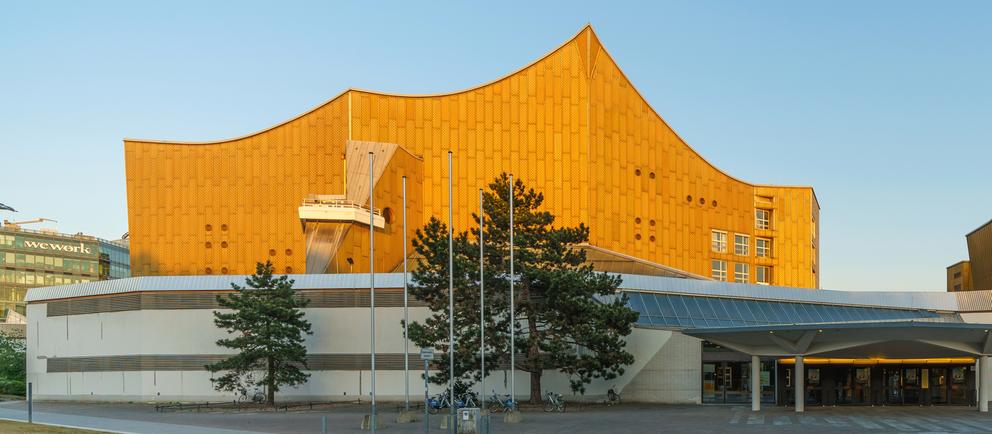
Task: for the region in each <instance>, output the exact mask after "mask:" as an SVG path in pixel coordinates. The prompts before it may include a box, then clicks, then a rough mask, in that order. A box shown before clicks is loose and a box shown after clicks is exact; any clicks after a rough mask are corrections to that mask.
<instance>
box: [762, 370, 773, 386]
mask: <svg viewBox="0 0 992 434" xmlns="http://www.w3.org/2000/svg"><path fill="white" fill-rule="evenodd" d="M771 385H772V379H771V372H768V371H761V387H767V386H771Z"/></svg>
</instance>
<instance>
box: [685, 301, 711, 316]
mask: <svg viewBox="0 0 992 434" xmlns="http://www.w3.org/2000/svg"><path fill="white" fill-rule="evenodd" d="M685 304H686V305H687V306H689V318H692V319H694V320H695V319H702V318H705V317H706V316H705V315H703V311H702V309H700V308H699V305H698V304H696V298H694V297H686V298H685Z"/></svg>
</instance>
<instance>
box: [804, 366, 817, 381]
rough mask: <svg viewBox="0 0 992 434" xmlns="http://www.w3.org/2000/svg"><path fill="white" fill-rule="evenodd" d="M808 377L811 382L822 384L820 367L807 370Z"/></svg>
mask: <svg viewBox="0 0 992 434" xmlns="http://www.w3.org/2000/svg"><path fill="white" fill-rule="evenodd" d="M806 379H807V380H808V381H809V384H820V368H813V369H810V370H809V371H807V372H806Z"/></svg>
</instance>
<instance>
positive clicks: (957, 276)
mask: <svg viewBox="0 0 992 434" xmlns="http://www.w3.org/2000/svg"><path fill="white" fill-rule="evenodd" d="M959 277H961V272H960V271H958V272H957V273H954V278H955V279H957V278H959Z"/></svg>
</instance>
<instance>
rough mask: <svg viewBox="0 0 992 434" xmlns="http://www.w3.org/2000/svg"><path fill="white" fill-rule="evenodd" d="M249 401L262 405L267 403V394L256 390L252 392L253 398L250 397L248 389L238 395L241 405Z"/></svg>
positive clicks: (242, 390)
mask: <svg viewBox="0 0 992 434" xmlns="http://www.w3.org/2000/svg"><path fill="white" fill-rule="evenodd" d="M249 400H250V401H251V402H252V403H255V404H261V403H264V402H265V392H263V391H262V389H259V388H257V387H256V388H254V389H253V390H252V392H251V396H249V395H248V389H241V394H240V395H238V402H239V403H247V402H249Z"/></svg>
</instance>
